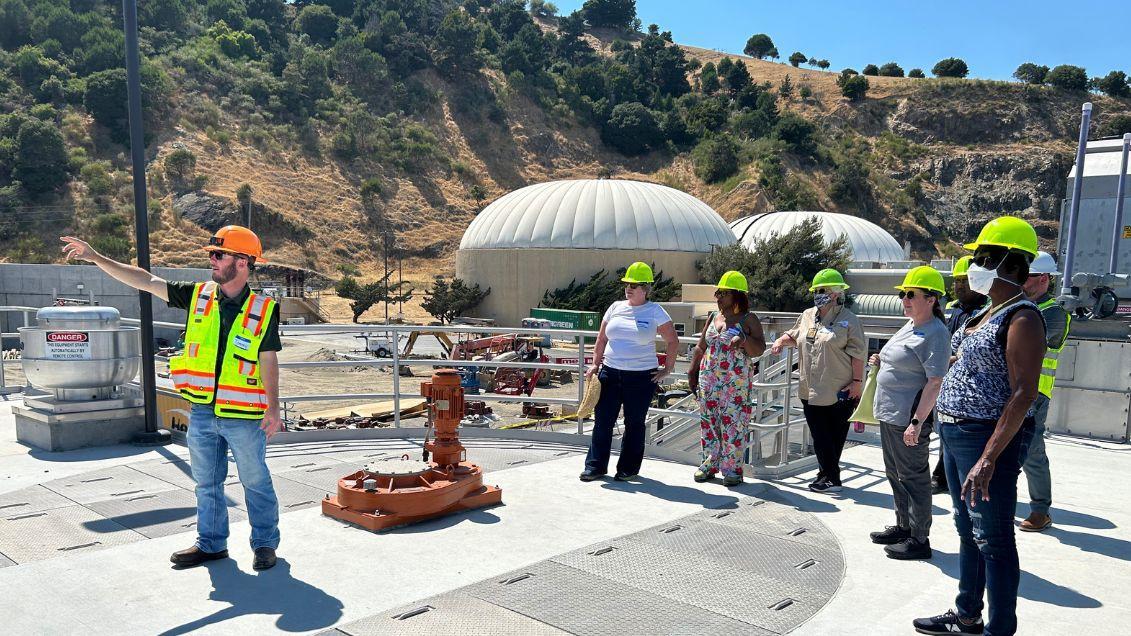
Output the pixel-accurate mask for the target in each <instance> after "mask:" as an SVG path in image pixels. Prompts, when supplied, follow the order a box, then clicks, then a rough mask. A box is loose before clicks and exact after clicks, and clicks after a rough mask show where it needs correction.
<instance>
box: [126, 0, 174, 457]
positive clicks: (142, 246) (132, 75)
mask: <svg viewBox="0 0 1131 636" xmlns="http://www.w3.org/2000/svg"><path fill="white" fill-rule="evenodd" d="M122 20H123V22H124V23H125V24H124V25H123V28H124V29H125V32H126V90H127V96H128V102H129V115H130V155H131V158H132V160H133V178H134V228H135V234H136V240H137V266H138V267H140V268H142V269H144V270H147V271H148V270H149V269H150V264H149V215H148V213H147V212H148V205H147V202H146V192H145V135H144V132H143V130H142V120H141V73H140V66H141V61H140V59H139V55H138V46H137V0H122ZM138 305H139V310H140V311H139V318H141V323H140V325H141V388H142V401H143V406H144V411H145V432H144V433H140V434H138V435H137V436H135V437H134V443H136V444H146V445H158V444H168V443H169V442H170V441H171V440H172V438H171V436H170V435H169V432H168V431H165V430H160V431H159V430H157V380H156V369H155V368H154V364H153V297H152V296H150V295H149V292H144V291H139V292H138Z"/></svg>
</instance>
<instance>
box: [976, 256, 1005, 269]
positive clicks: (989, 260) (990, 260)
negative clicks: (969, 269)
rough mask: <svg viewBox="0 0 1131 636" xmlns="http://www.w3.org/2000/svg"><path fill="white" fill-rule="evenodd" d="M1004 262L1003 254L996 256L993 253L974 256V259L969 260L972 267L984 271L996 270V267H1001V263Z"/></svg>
mask: <svg viewBox="0 0 1131 636" xmlns="http://www.w3.org/2000/svg"><path fill="white" fill-rule="evenodd" d="M1004 260H1005V255H1004V254H1002V255H998V254H993V253H987V254H976V255H975V256H974V258H972V259H970V262H971V263H973V264H974V265H977V266H978V267H983V268H985V269H997V268H998V266H1000V265H1001V262H1002V261H1004Z"/></svg>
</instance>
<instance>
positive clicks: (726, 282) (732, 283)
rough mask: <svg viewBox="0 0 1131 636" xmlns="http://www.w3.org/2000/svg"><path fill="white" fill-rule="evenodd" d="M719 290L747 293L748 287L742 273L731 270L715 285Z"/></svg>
mask: <svg viewBox="0 0 1131 636" xmlns="http://www.w3.org/2000/svg"><path fill="white" fill-rule="evenodd" d="M716 287H718V288H719V289H733V290H734V291H740V292H748V291H750V287H749V286H748V285H747V284H746V277H745V276H743V275H742V272H736V271H734V270H731V271H729V272H727V273H725V274H723V277H722V278H720V279H719V284H718V285H716Z"/></svg>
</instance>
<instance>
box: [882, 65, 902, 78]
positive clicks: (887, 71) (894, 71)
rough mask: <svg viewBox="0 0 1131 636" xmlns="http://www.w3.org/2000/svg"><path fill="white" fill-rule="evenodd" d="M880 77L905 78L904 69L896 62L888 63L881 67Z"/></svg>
mask: <svg viewBox="0 0 1131 636" xmlns="http://www.w3.org/2000/svg"><path fill="white" fill-rule="evenodd" d="M880 77H903V67H902V66H900V65H899V64H896V63H895V62H888V63H887V64H884V65H883V66H881V67H880Z"/></svg>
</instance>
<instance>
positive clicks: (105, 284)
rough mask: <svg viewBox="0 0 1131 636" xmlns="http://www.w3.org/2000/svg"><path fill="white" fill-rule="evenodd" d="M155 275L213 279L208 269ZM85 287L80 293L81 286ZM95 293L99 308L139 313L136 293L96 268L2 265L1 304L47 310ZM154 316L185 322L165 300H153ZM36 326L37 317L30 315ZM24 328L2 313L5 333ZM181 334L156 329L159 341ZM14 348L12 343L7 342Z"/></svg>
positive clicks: (169, 270)
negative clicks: (61, 301) (61, 300)
mask: <svg viewBox="0 0 1131 636" xmlns="http://www.w3.org/2000/svg"><path fill="white" fill-rule="evenodd" d="M154 273H155V274H157V275H158V276H160V277H162V278H164V279H166V280H182V281H201V280H210V279H211V276H212V273H211V271H210V270H207V269H189V268H185V269H173V268H168V267H158V268H155V269H154ZM80 283H81V284H82V285H83V289H82V290H79V288H78V285H79V284H80ZM91 294H93V297H94V300H95V302H96V303H98V304H99V305H103V306H109V307H114V308H116V309H117V310H118V311H120V312H121V313H122V317H123V318H137V317H138V313H139V311H140V309H139V306H138V295H137V291H135V290H133V289H131V288H130V287H127V286H125V285H123V284H121V283H119V282H118V281H116V280H114V279H113V278H110V277H109V276H107V275H106V274H104V273H103V272H102V270H100V269H98V268H97V267H95V266H93V265H24V264H18V263H0V305H22V306H28V307H46V306H50V305H51V304H53V303H54V301H55V298H56V297H64V298H87V297H89V296H90V295H91ZM153 317H154V319H155V320H157V321H161V322H184V319H185V312H184V310H183V309H170V308H169V306H168V305H166V304H165V303H164V301H162V300H160V299H154V301H153ZM30 320H31V323H32V324H34V322H35V316H31V318H30ZM22 326H23V316H22V314H18V313H0V328H2V330H3V331H5V332H12V331H15V330H16V328H17V327H22ZM177 333H178V331H173V330H169V329H162V328H156V329H155V330H154V334H155V335H156V336H157V337H158V338H166V339H175V338H176V336H177ZM6 344H7V345H8V346H12V343H11V342H7V343H6Z"/></svg>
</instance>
